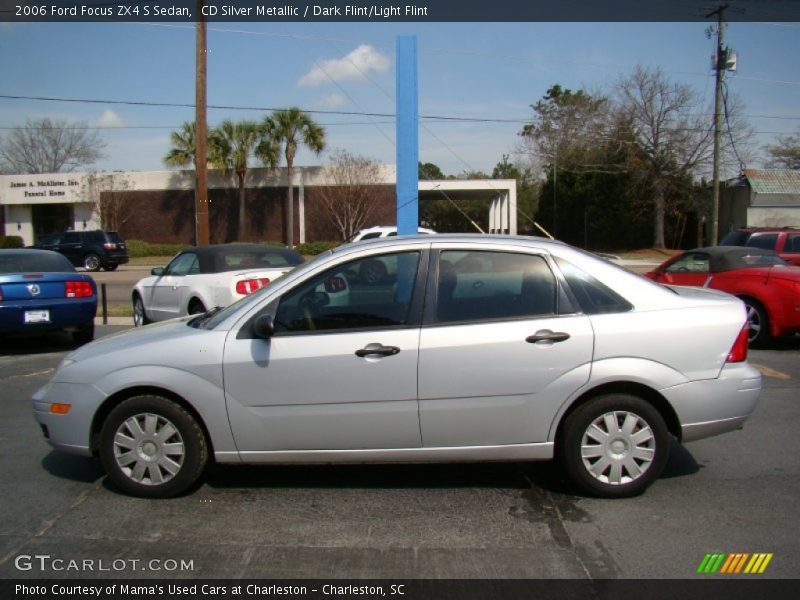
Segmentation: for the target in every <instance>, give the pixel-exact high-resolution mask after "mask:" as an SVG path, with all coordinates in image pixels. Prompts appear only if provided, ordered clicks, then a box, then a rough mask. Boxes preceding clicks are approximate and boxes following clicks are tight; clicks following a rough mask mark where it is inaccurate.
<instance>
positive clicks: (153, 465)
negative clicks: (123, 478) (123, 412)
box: [114, 413, 186, 485]
mask: <svg viewBox="0 0 800 600" xmlns="http://www.w3.org/2000/svg"><path fill="white" fill-rule="evenodd" d="M185 453H186V448H185V447H184V444H183V438H181V434H180V433H179V432H178V429H177V428H176V427H175V426H174V425H173V424H172V423H171V422H170V421H169V420H168V419H166V418H164V417H163V416H161V415H156V414H152V413H142V414H138V415H135V416H133V417H130V418H128V419H126V420H125V422H123V423H122V424H121V425H120V426H119V428H118V429H117V432H116V434H115V435H114V458H115V459H116V461H117V465H118V466H119V468H120V469H121V470H122V472H123V473H125V475H127V476H128V477H129V478H130V479H132V480H133V481H135V482H136V483H141V484H143V485H161V484H164V483H167V482H168V481H169V480H171V479H172V478H173V477H175V475H177V474H178V473H179V472H180V470H181V467H182V466H183V461H184V456H185Z"/></svg>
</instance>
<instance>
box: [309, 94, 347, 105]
mask: <svg viewBox="0 0 800 600" xmlns="http://www.w3.org/2000/svg"><path fill="white" fill-rule="evenodd" d="M346 105H347V98H346V97H345V96H344V94H340V93H339V92H332V93H330V94H326V95H325V96H323V97H322V98H320V99H319V100H317V101H316V102H314V106H316V107H318V108H341V107H343V106H346Z"/></svg>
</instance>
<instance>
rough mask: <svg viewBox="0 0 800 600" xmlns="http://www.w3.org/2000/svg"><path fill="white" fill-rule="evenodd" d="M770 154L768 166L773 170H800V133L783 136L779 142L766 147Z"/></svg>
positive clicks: (779, 138)
mask: <svg viewBox="0 0 800 600" xmlns="http://www.w3.org/2000/svg"><path fill="white" fill-rule="evenodd" d="M764 149H765V150H766V151H767V152H768V153H769V156H770V158H769V160H768V161H767V162H766V166H767V167H768V168H771V169H800V133H796V134H794V135H782V136H780V137H778V142H777V143H776V144H774V145H771V146H764Z"/></svg>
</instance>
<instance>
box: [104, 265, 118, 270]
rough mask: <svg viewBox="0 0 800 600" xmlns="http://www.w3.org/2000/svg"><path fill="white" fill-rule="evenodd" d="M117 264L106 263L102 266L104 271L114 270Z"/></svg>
mask: <svg viewBox="0 0 800 600" xmlns="http://www.w3.org/2000/svg"><path fill="white" fill-rule="evenodd" d="M118 266H119V265H106V266H105V267H103V268H104V269H105V270H106V271H116V270H117V267H118Z"/></svg>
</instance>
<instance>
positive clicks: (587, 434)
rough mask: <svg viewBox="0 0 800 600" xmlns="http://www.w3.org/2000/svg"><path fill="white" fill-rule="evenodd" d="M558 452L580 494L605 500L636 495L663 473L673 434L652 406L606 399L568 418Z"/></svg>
mask: <svg viewBox="0 0 800 600" xmlns="http://www.w3.org/2000/svg"><path fill="white" fill-rule="evenodd" d="M558 453H559V459H560V460H561V463H562V465H563V467H564V469H565V470H566V473H567V476H568V477H569V479H570V481H571V482H572V483H573V484H574V485H575V486H576V487H577V488H578V489H579V490H580V491H582V492H584V493H588V494H590V495H593V496H600V497H605V498H622V497H626V496H635V495H637V494H641V493H642V492H643V491H644V490H645V489H647V487H648V486H649V485H650V484H651V483H652V482H653V481H655V480H656V479H657V478H658V476H659V475H660V474H661V471H662V470H663V469H664V465H665V464H666V462H667V457H668V453H669V434H668V432H667V426H666V424H665V423H664V419H663V418H662V417H661V415H660V414H659V412H658V411H657V410H656V409H655V408H654V407H653V406H652V405H651V404H650V403H648V402H646V401H644V400H642V399H641V398H639V397H637V396H632V395H628V394H607V395H603V396H598V397H597V398H594V399H592V400H590V401H589V402H587V403H586V404H584V405H582V406H580V407H578V408H577V409H576V410H575V411H574V412H573V413H572V414H570V415H569V416H568V417H567V419H566V420H565V421H564V426H563V432H562V435H561V436H560V441H559V446H558Z"/></svg>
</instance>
